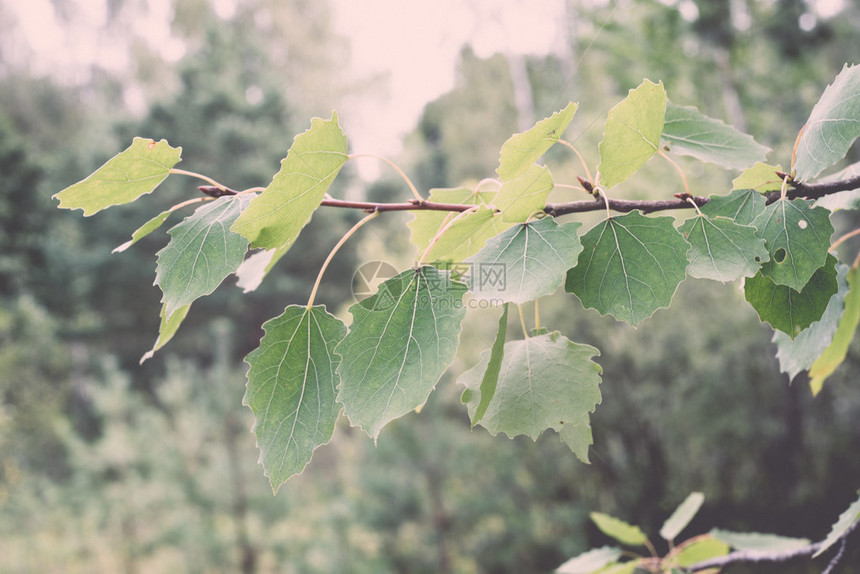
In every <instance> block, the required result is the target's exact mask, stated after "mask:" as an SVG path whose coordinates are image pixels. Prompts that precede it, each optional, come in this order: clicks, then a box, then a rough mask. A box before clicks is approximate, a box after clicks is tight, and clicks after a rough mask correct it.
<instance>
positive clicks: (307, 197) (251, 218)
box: [232, 112, 347, 249]
mask: <svg viewBox="0 0 860 574" xmlns="http://www.w3.org/2000/svg"><path fill="white" fill-rule="evenodd" d="M346 159H347V143H346V136H345V135H344V133H343V131H342V130H341V129H340V125H338V120H337V113H335V112H332V115H331V119H330V120H324V119H321V118H314V119H312V120H311V127H310V129H308V130H307V131H306V132H304V133H302V134H299V135H297V136H296V137H295V139H294V140H293V145H292V147H290V149H289V151H288V152H287V157H285V158H284V159H283V160H281V169H280V171H278V173H277V174H275V177H274V178H273V179H272V182H271V183H270V184H269V186H268V187H267V188H266V189H265V191H263V193H261V194H260V195H259V196H258V197H256V198H255V199H254V201H252V202H251V205H249V206H248V209H246V210H245V211H244V212H243V213H242V215H241V216H240V217H239V219H237V220H236V222H235V223H234V224H233V228H232V230H233V232H235V233H238V234H240V235H242V236H244V237H246V238H247V239H248V240H249V241H250V242H251V247H254V248H257V247H263V248H265V249H280V248H282V247H285V248H288V247H289V246H291V245H292V244H293V242H294V241H295V240H296V237H298V235H299V232H300V231H301V230H302V228H303V227H304V226H305V225H306V224H307V222H308V220H310V218H311V215H313V212H314V211H316V209H317V208H318V207H319V205H320V202H322V200H323V198H324V197H325V194H326V191H327V190H328V188H329V186H330V185H331V183H332V181H334V178H335V177H337V174H338V173H339V172H340V169H341V168H342V167H343V164H344V162H346Z"/></svg>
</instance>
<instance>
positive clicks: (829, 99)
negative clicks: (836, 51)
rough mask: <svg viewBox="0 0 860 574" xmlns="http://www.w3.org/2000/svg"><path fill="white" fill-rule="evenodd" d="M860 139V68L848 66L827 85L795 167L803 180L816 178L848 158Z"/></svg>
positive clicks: (805, 131)
mask: <svg viewBox="0 0 860 574" xmlns="http://www.w3.org/2000/svg"><path fill="white" fill-rule="evenodd" d="M858 137H860V66H848V65H847V64H846V65H845V67H844V68H842V71H841V72H839V75H838V76H836V79H835V80H833V83H832V84H830V85H829V86H827V88H826V89H825V90H824V94H822V96H821V98H820V99H819V100H818V103H817V104H815V107H814V108H812V113H811V114H810V115H809V119H808V120H806V125H804V127H803V132H802V134H801V136H800V140H799V141H798V144H797V158H796V161H795V164H794V171H795V176H796V178H797V179H798V180H800V181H808V180H810V179H813V178H814V177H815V176H817V175H818V174H819V173H821V172H822V171H824V170H825V169H827V168H828V167H830V166H831V165H833V164H835V163H836V162H837V161H839V160H840V159H842V158H843V157H845V154H846V153H848V150H849V148H850V147H851V145H852V144H853V143H854V140H856V139H857V138H858Z"/></svg>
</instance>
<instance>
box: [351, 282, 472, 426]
mask: <svg viewBox="0 0 860 574" xmlns="http://www.w3.org/2000/svg"><path fill="white" fill-rule="evenodd" d="M465 292H466V286H465V285H464V284H462V283H459V282H457V281H453V280H451V279H450V277H449V276H448V273H445V272H442V271H439V270H437V269H435V268H433V267H428V266H424V267H421V268H419V269H408V270H406V271H404V272H403V273H400V274H399V275H396V276H395V277H392V278H391V279H389V280H387V281H385V282H384V283H382V285H380V287H379V291H378V292H377V293H376V294H375V295H372V296H371V297H368V298H367V299H364V300H363V301H361V302H360V303H356V304H355V305H353V306H352V307H350V308H349V312H350V313H351V314H352V325H351V327H350V330H349V334H348V335H347V336H346V337H345V338H344V340H343V341H342V342H341V343H340V344H339V345H338V346H337V348H336V349H335V352H337V353H338V354H339V355H341V356H342V357H343V362H342V363H341V364H340V367H339V368H338V374H339V375H340V377H341V384H340V388H339V394H338V400H339V401H340V402H341V403H343V406H344V411H345V412H346V414H347V416H348V417H349V420H350V421H351V422H352V424H353V425H355V426H359V427H361V428H362V429H363V430H364V431H365V432H367V433H368V434H369V435H370V436H372V437H373V438H376V437H377V436H379V431H380V430H381V429H382V427H383V426H384V425H385V424H386V423H388V422H389V421H392V420H394V419H396V418H398V417H400V416H402V415H404V414H406V413H408V412H409V411H411V410H413V409H415V408H416V407H419V406H421V405H422V404H424V401H426V400H427V397H428V396H429V395H430V392H431V391H432V390H433V388H434V387H435V386H436V383H437V382H438V381H439V378H440V377H441V376H442V373H444V372H445V370H446V369H447V368H448V366H449V365H450V364H451V362H452V361H453V360H454V354H455V352H456V350H457V346H458V344H459V337H460V322H461V321H462V320H463V316H464V315H465V313H466V309H465V307H464V306H463V304H462V298H463V294H464V293H465Z"/></svg>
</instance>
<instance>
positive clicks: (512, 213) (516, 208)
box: [493, 164, 555, 223]
mask: <svg viewBox="0 0 860 574" xmlns="http://www.w3.org/2000/svg"><path fill="white" fill-rule="evenodd" d="M554 186H555V184H554V183H553V181H552V175H550V173H549V168H548V167H546V166H539V165H537V164H532V165H530V166H529V167H528V168H527V169H526V170H525V171H524V172H522V173H521V174H520V175H518V176H516V177H514V178H512V179H509V180H507V181H505V182H504V183H503V184H502V188H501V189H500V190H499V192H498V193H497V194H496V197H495V199H494V200H493V203H494V204H495V206H496V207H497V208H499V209H500V210H501V211H502V220H503V221H510V222H517V223H519V222H523V221H526V220H528V218H529V217H530V216H532V215H534V214H535V212H538V211H542V210H543V208H544V207H546V198H547V197H548V196H549V194H550V192H551V191H552V189H553V187H554Z"/></svg>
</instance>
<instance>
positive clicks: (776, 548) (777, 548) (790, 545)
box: [710, 529, 810, 552]
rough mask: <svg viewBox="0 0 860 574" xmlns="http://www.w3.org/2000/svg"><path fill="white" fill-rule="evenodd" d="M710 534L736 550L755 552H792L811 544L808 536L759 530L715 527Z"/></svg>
mask: <svg viewBox="0 0 860 574" xmlns="http://www.w3.org/2000/svg"><path fill="white" fill-rule="evenodd" d="M710 534H711V536H713V537H714V538H717V539H718V540H722V541H723V542H725V543H726V544H728V545H729V546H731V547H732V548H735V549H736V550H745V551H753V552H791V551H792V550H797V549H799V548H803V547H804V546H809V544H810V541H809V540H807V539H806V538H789V537H787V536H778V535H776V534H761V533H759V532H730V531H728V530H719V529H714V530H711V532H710Z"/></svg>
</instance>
